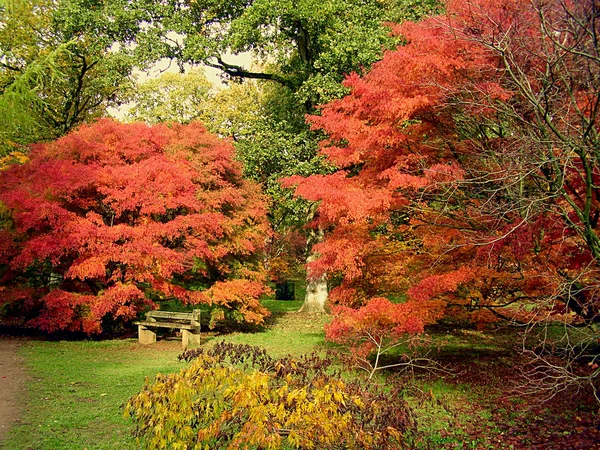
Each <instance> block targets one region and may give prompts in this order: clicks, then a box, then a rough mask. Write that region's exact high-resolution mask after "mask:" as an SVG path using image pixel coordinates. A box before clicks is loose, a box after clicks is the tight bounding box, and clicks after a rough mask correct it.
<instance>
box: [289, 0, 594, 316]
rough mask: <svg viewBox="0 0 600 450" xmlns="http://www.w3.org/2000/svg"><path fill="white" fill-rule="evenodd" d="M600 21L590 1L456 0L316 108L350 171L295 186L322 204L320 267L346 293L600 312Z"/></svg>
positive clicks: (463, 308)
mask: <svg viewBox="0 0 600 450" xmlns="http://www.w3.org/2000/svg"><path fill="white" fill-rule="evenodd" d="M597 16H598V14H597V6H596V4H595V3H594V2H592V1H591V0H590V1H583V2H570V1H560V0H550V1H547V2H520V1H512V0H503V1H500V2H498V1H492V0H472V1H471V0H454V1H450V2H448V5H447V14H446V15H444V16H440V17H435V18H431V19H428V20H425V21H423V22H420V23H418V24H414V23H405V24H403V25H401V26H399V27H397V29H396V31H397V32H398V33H400V34H402V36H403V37H404V38H405V41H406V42H405V45H403V46H400V47H399V48H398V49H397V50H395V51H391V52H388V53H386V55H385V57H384V58H383V60H382V61H380V62H379V63H377V64H376V65H375V66H374V67H373V69H372V71H371V72H370V73H369V74H367V75H366V76H364V77H362V78H361V77H359V76H358V75H351V76H349V77H348V79H347V80H346V85H347V86H348V87H349V88H350V89H351V94H350V95H348V96H347V97H345V98H343V99H340V100H337V101H334V102H332V103H330V104H328V105H326V106H324V107H323V108H322V113H321V115H319V116H313V117H311V118H310V121H311V122H312V124H313V127H315V128H318V129H323V130H324V131H326V132H327V133H328V135H329V138H328V139H327V140H326V141H324V142H323V144H322V149H321V150H322V152H323V153H324V154H325V155H326V156H327V158H328V159H329V161H330V162H331V163H332V164H334V165H335V166H337V167H338V168H339V170H338V171H337V172H335V173H334V174H332V175H318V176H312V177H309V178H306V179H303V178H300V177H294V178H291V179H288V180H287V181H286V182H287V184H288V185H290V186H291V185H296V186H297V187H296V194H297V195H299V196H302V197H304V198H306V199H309V200H312V201H317V202H319V209H318V216H317V218H316V219H315V222H314V226H318V227H320V228H321V229H326V230H328V233H327V235H326V239H325V240H324V241H323V242H322V243H321V244H319V245H317V247H316V248H315V250H316V251H317V252H318V253H319V254H320V258H319V259H318V260H317V261H315V262H314V263H312V265H311V267H310V270H311V271H312V272H313V273H314V274H322V273H327V274H328V276H329V278H330V279H331V281H332V282H333V283H334V284H335V285H336V287H335V288H334V289H333V290H332V292H331V297H330V298H331V300H332V301H333V302H334V303H341V304H344V305H349V306H354V307H357V306H360V305H364V304H366V303H368V302H369V301H370V299H373V298H378V297H381V296H388V297H390V298H392V296H394V297H396V296H398V295H400V296H405V297H406V300H405V302H404V307H403V308H405V309H412V313H411V314H408V316H411V315H414V316H415V317H421V316H422V314H421V313H422V312H424V311H431V306H432V305H435V307H436V308H438V310H439V314H435V315H434V316H436V317H443V316H445V317H453V318H455V319H461V320H462V319H466V320H471V321H474V322H476V323H479V324H485V323H487V322H490V321H492V320H495V319H496V318H498V317H510V318H518V319H520V320H535V319H537V318H538V317H548V314H554V315H555V316H556V315H557V314H574V315H575V316H577V317H578V318H577V320H584V321H600V314H599V311H600V301H599V298H600V297H599V296H598V286H600V283H599V282H600V272H599V270H598V269H599V267H598V266H599V263H598V261H600V259H599V258H600V245H598V244H599V242H600V241H599V237H598V231H597V226H598V218H599V217H600V209H599V206H600V190H599V189H598V186H600V185H599V184H598V181H600V180H599V175H600V167H599V165H600V153H598V149H599V148H600V140H599V139H598V137H599V136H600V135H599V134H598V131H599V127H598V123H597V120H596V118H597V115H598V111H599V110H600V109H599V108H598V106H599V105H600V101H599V100H598V99H599V98H600V95H599V94H600V84H599V83H598V79H600V58H598V51H597V46H596V45H595V42H596V41H595V36H596V33H597V31H598V30H597V28H598V25H597V23H596V17H597ZM432 302H434V303H432ZM540 305H541V306H543V307H542V308H537V306H540ZM532 306H535V307H536V308H532Z"/></svg>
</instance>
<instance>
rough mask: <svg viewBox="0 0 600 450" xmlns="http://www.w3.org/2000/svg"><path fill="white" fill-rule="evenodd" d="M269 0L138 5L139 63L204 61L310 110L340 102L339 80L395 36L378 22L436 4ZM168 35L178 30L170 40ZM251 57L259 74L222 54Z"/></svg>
mask: <svg viewBox="0 0 600 450" xmlns="http://www.w3.org/2000/svg"><path fill="white" fill-rule="evenodd" d="M414 6H415V5H414V2H406V1H392V2H380V1H367V2H364V1H356V0H328V1H326V2H314V1H312V0H293V1H288V2H280V1H274V0H252V1H250V2H247V1H233V2H228V3H227V4H220V3H218V2H213V1H197V2H194V3H193V5H191V6H189V5H184V4H181V5H180V4H177V3H173V4H164V3H155V2H145V1H138V2H134V3H133V5H132V7H133V8H139V9H140V11H137V14H139V19H140V20H142V21H145V26H144V27H140V29H139V30H138V33H137V36H136V42H137V44H138V47H137V48H136V52H137V54H138V57H139V58H141V59H142V60H147V61H154V60H156V59H158V57H168V58H176V59H177V60H178V61H179V62H189V63H201V62H202V63H204V64H207V65H209V66H212V67H215V68H217V69H219V70H221V71H223V72H224V73H225V74H226V75H228V76H230V77H233V78H246V79H248V78H254V79H262V80H271V81H275V82H277V83H280V84H282V85H284V86H286V87H288V88H289V89H290V90H291V91H292V92H293V93H295V94H296V95H297V96H298V99H297V100H298V103H299V104H303V103H304V102H308V103H310V104H312V105H314V104H316V103H321V102H323V101H327V100H329V99H331V98H335V97H339V95H340V94H341V93H343V92H344V88H343V87H342V86H341V85H340V84H339V83H340V81H342V78H343V75H344V74H346V73H350V72H351V71H353V70H359V69H360V68H361V67H369V66H370V65H371V64H372V63H373V62H375V61H377V60H378V59H379V58H380V56H381V52H382V49H383V48H384V47H387V48H390V47H391V46H392V45H393V43H394V41H395V38H393V37H392V36H390V34H389V28H388V27H387V26H385V25H384V24H383V23H382V22H383V21H385V20H396V19H398V18H399V17H402V16H404V15H405V14H408V11H410V14H413V15H422V14H424V13H427V12H430V11H431V10H433V9H434V8H435V6H436V3H435V2H432V1H424V2H419V5H418V7H416V8H415V7H414ZM172 33H177V35H178V36H179V39H178V40H177V41H175V40H174V39H173V37H172V36H173V35H172ZM243 52H252V53H253V54H255V55H256V56H258V57H259V58H261V59H262V60H263V62H264V63H266V64H264V67H263V68H261V69H256V70H254V69H248V68H244V67H240V66H236V65H235V64H231V63H228V62H227V61H226V60H227V57H226V56H225V55H226V54H233V55H237V54H240V53H243Z"/></svg>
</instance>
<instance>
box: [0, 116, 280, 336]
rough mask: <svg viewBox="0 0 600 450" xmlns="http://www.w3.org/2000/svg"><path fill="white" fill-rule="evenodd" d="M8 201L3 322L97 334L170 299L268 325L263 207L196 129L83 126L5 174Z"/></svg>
mask: <svg viewBox="0 0 600 450" xmlns="http://www.w3.org/2000/svg"><path fill="white" fill-rule="evenodd" d="M0 202H2V203H3V204H4V206H5V208H6V214H7V219H8V220H6V221H5V222H4V223H5V226H4V227H3V229H1V230H0V269H1V272H0V276H1V278H0V282H1V286H2V288H0V302H1V304H2V311H3V313H4V321H9V322H10V321H12V322H15V323H20V324H22V323H25V324H26V325H28V326H33V327H39V328H40V329H42V330H47V331H50V332H52V331H57V330H74V331H83V332H85V333H90V334H91V333H98V332H100V331H101V329H102V321H103V320H107V319H109V320H116V321H128V320H131V319H132V318H134V317H135V316H136V315H137V314H138V313H139V311H140V310H141V309H142V308H145V307H148V306H150V307H155V306H156V303H155V302H156V301H157V300H160V299H165V298H177V299H180V300H181V301H183V302H184V303H188V304H197V303H207V304H210V305H214V306H215V307H216V310H217V311H221V313H220V315H221V316H222V317H225V316H226V315H227V316H230V317H234V318H236V319H237V320H239V321H246V322H249V323H261V322H262V320H263V318H264V317H265V315H266V314H267V311H266V310H265V309H264V308H263V307H262V306H261V305H260V304H259V302H258V298H259V297H260V296H261V295H262V294H263V293H264V292H265V291H266V290H267V288H266V285H265V272H264V269H263V268H262V265H261V252H262V251H263V249H264V246H265V242H266V238H267V236H268V235H269V233H270V231H269V230H270V229H269V225H268V221H267V219H266V205H265V201H264V198H262V196H261V194H260V193H259V189H258V187H257V186H255V185H254V184H252V183H249V182H247V181H245V180H243V179H242V176H241V168H240V165H239V164H238V163H237V162H236V161H235V160H234V158H233V148H232V146H231V145H230V144H229V143H228V142H226V141H224V140H222V139H219V138H217V137H215V136H213V135H211V134H209V133H208V132H207V131H206V130H205V129H204V127H203V126H202V125H200V124H199V123H192V124H190V125H186V126H184V125H177V124H173V125H171V126H165V125H156V126H153V127H149V126H147V125H145V124H141V123H137V124H127V125H123V124H119V123H117V122H115V121H111V120H108V119H105V120H101V121H99V122H97V123H95V124H93V125H90V126H82V127H81V128H80V129H79V130H77V131H75V132H73V133H71V134H69V135H68V136H65V137H63V138H61V139H59V140H57V141H55V142H51V143H47V144H37V145H35V146H34V147H33V148H32V151H31V154H30V161H29V162H28V163H26V164H23V165H13V166H11V167H10V168H9V169H8V170H5V171H3V172H1V173H0Z"/></svg>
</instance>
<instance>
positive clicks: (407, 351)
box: [325, 298, 440, 378]
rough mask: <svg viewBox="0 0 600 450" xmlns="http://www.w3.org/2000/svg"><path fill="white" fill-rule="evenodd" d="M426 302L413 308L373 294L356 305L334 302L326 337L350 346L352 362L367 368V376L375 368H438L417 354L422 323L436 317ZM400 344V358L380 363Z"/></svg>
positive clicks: (433, 309)
mask: <svg viewBox="0 0 600 450" xmlns="http://www.w3.org/2000/svg"><path fill="white" fill-rule="evenodd" d="M428 306H429V307H430V308H431V310H429V311H428V310H426V309H423V310H420V311H415V310H414V309H413V308H411V306H410V305H407V304H405V303H392V302H390V301H389V300H387V299H385V298H374V299H372V300H371V301H369V302H368V303H367V304H366V305H365V306H362V307H361V308H358V309H353V308H349V307H347V306H340V305H337V306H334V307H333V308H332V313H333V320H332V321H331V323H329V324H327V325H326V326H325V338H326V339H327V340H328V341H331V342H335V343H338V344H342V345H345V346H347V347H349V348H350V350H351V358H350V360H351V362H353V363H355V364H356V365H357V366H358V367H360V368H362V369H364V370H366V371H368V372H369V378H372V377H373V375H374V374H375V372H376V371H378V370H383V369H389V368H392V367H399V366H406V367H410V368H413V369H414V368H416V367H419V368H426V369H432V370H433V369H436V368H440V367H439V365H437V364H436V363H435V362H434V361H432V360H429V359H427V358H425V357H424V355H418V349H417V347H422V346H423V344H424V340H423V336H422V333H423V332H424V330H425V325H429V324H432V323H435V321H436V319H438V317H437V316H436V314H439V312H438V311H436V310H435V308H434V307H433V305H428ZM401 346H402V347H404V348H403V349H402V350H403V351H404V354H403V355H402V357H401V358H400V362H397V361H394V362H390V363H389V364H383V365H382V358H383V357H384V356H385V354H386V353H389V352H390V351H391V350H392V349H394V348H398V347H401ZM411 353H414V354H415V355H411ZM372 355H373V360H372V361H371V359H370V357H371V356H372ZM436 366H437V367H436Z"/></svg>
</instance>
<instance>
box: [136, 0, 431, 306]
mask: <svg viewBox="0 0 600 450" xmlns="http://www.w3.org/2000/svg"><path fill="white" fill-rule="evenodd" d="M133 5H134V6H135V5H138V6H140V7H142V8H143V12H142V13H141V17H143V18H144V20H145V21H146V22H145V23H149V24H151V26H148V27H143V28H141V29H140V31H139V32H138V34H137V38H136V39H137V41H136V42H137V44H138V47H136V49H137V55H138V57H139V58H141V59H145V60H155V59H157V58H158V57H159V56H163V57H169V58H175V59H177V60H178V61H179V62H188V63H192V64H194V63H204V64H207V65H209V66H212V67H215V68H217V69H220V70H221V71H222V72H223V74H224V75H225V76H227V77H229V78H230V79H233V80H258V81H263V82H264V81H267V83H261V85H260V88H259V89H260V91H261V92H260V98H259V100H258V102H256V104H257V105H258V106H259V107H258V108H254V109H253V110H254V111H257V113H256V114H249V115H246V117H247V118H248V119H250V121H249V122H247V123H246V125H245V126H243V127H237V126H234V127H232V128H235V130H234V131H233V132H232V133H231V134H230V135H233V136H235V139H236V149H237V151H238V154H239V156H240V159H241V160H242V161H243V163H244V166H245V173H246V174H247V175H248V176H249V177H251V179H253V180H255V181H258V182H260V183H261V184H262V185H263V186H264V191H265V193H267V194H268V195H269V196H271V197H272V198H273V202H272V204H271V208H270V219H271V223H272V225H273V228H274V230H275V232H276V234H275V235H274V239H273V241H272V242H271V245H270V261H272V267H285V268H286V270H289V272H290V273H292V274H293V275H294V277H300V276H304V275H305V271H304V270H303V269H300V267H301V266H302V265H303V264H304V262H305V261H306V259H307V257H309V256H310V254H311V247H312V244H313V243H314V242H315V241H317V240H318V237H315V235H312V234H311V233H309V234H308V236H307V235H306V233H304V232H300V233H297V236H302V237H303V238H304V240H305V243H304V244H303V245H302V247H303V248H302V249H301V251H297V250H300V249H298V247H294V246H290V241H289V240H286V236H287V235H288V233H291V232H298V230H299V229H300V228H301V227H303V226H304V225H305V224H306V223H307V222H309V221H310V220H312V215H313V212H314V210H313V208H312V207H311V205H310V204H308V203H307V202H305V201H300V199H294V198H293V196H292V195H291V193H290V192H289V191H288V190H285V189H282V187H281V186H280V183H279V179H280V178H281V177H286V176H290V175H303V176H306V175H309V174H314V173H326V172H327V170H328V168H327V166H324V165H323V161H322V158H321V157H320V156H319V155H318V154H317V143H318V141H319V140H320V138H321V134H320V133H319V132H316V131H315V130H310V129H309V127H308V126H307V124H306V123H305V115H306V113H313V112H314V111H315V105H317V104H319V103H323V102H326V101H329V100H331V99H333V98H338V97H340V96H342V95H344V94H345V93H347V89H346V88H345V87H344V86H343V85H342V84H341V82H342V80H343V78H344V76H345V75H346V74H348V73H350V72H352V71H355V72H356V71H358V72H362V71H363V70H366V69H368V68H369V67H370V66H371V64H373V62H375V61H377V60H378V59H380V58H381V56H382V54H383V51H384V50H385V49H389V48H392V47H393V46H394V45H395V43H397V42H398V38H397V37H394V36H392V35H391V34H390V27H389V25H388V24H387V22H388V21H399V20H404V19H405V18H406V17H411V18H415V19H416V18H419V17H422V16H423V15H425V14H427V13H430V12H432V11H434V10H436V9H437V8H438V3H437V2H435V1H430V0H423V1H414V0H393V1H379V0H368V1H362V0H360V1H357V0H327V1H325V2H315V1H313V0H292V1H284V2H282V1H274V0H252V1H249V2H248V1H234V2H228V3H227V4H220V3H218V2H213V1H196V2H193V5H192V6H191V7H189V6H188V5H187V4H186V5H183V4H182V5H178V4H162V3H156V2H152V3H151V5H149V4H148V2H145V1H139V2H133ZM144 14H147V16H145V15H144ZM156 18H158V19H156ZM170 32H175V33H177V36H179V39H178V40H177V41H174V40H173V39H172V34H169V33H170ZM244 52H249V53H251V54H252V55H253V56H254V57H255V58H256V59H258V60H259V64H257V65H255V66H254V67H251V68H248V67H241V66H240V65H236V64H234V63H232V61H230V60H228V57H227V56H226V55H238V54H241V53H244ZM247 86H250V87H249V90H250V91H252V92H253V89H254V85H247ZM236 92H239V90H238V89H237V88H236ZM243 98H246V97H243ZM223 106H225V105H223ZM219 107H220V106H217V108H219ZM244 110H246V109H245V108H244ZM209 116H210V114H209ZM242 116H243V114H239V115H238V116H237V117H242ZM220 123H224V122H222V121H220ZM225 123H226V122H225ZM233 124H234V125H235V124H236V122H235V121H234V122H233ZM219 132H221V131H219ZM317 236H318V235H317ZM295 241H296V242H297V239H295ZM273 273H275V272H274V271H273ZM310 291H311V290H308V292H310ZM322 307H323V305H321V309H322Z"/></svg>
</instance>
